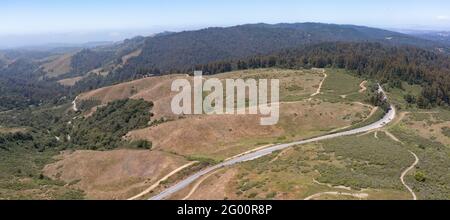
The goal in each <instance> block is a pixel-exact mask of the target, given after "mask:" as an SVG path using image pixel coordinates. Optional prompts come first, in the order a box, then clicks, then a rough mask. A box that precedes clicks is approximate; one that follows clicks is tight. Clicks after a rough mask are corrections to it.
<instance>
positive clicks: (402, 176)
mask: <svg viewBox="0 0 450 220" xmlns="http://www.w3.org/2000/svg"><path fill="white" fill-rule="evenodd" d="M409 152H410V153H411V154H412V155H413V156H414V158H415V161H414V163H413V164H412V165H411V166H410V167H408V168H407V169H406V170H405V171H403V173H402V175H401V176H400V180H401V181H402V184H403V185H404V186H405V187H406V189H408V191H409V192H410V193H411V195H412V197H413V200H417V196H416V194H415V193H414V191H413V190H412V189H411V187H409V186H408V185H407V184H406V182H405V176H406V174H408V173H409V171H411V170H412V169H414V168H415V167H416V166H417V164H419V157H417V155H416V154H415V153H413V152H412V151H409Z"/></svg>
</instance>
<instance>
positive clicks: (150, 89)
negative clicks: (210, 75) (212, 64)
mask: <svg viewBox="0 0 450 220" xmlns="http://www.w3.org/2000/svg"><path fill="white" fill-rule="evenodd" d="M180 78H187V76H186V75H167V76H161V77H149V78H145V79H139V80H134V81H132V82H126V83H122V84H118V85H114V86H109V87H104V88H100V89H97V90H93V91H90V92H87V93H83V94H81V95H80V96H79V99H80V100H83V99H85V100H86V99H95V100H99V101H100V102H101V104H107V103H109V102H112V101H115V100H119V99H126V98H132V99H140V98H143V99H144V100H146V101H152V102H153V103H154V108H153V110H152V112H153V113H154V114H155V118H161V117H174V115H173V113H172V110H171V108H170V103H171V100H172V97H173V96H174V95H176V93H173V92H171V85H172V81H173V80H175V79H180Z"/></svg>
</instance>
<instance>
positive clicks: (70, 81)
mask: <svg viewBox="0 0 450 220" xmlns="http://www.w3.org/2000/svg"><path fill="white" fill-rule="evenodd" d="M82 79H83V77H82V76H78V77H73V78H67V79H62V80H59V81H58V83H59V84H61V85H63V86H73V85H75V83H77V82H78V81H80V80H82Z"/></svg>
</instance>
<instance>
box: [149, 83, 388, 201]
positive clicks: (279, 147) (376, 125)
mask: <svg viewBox="0 0 450 220" xmlns="http://www.w3.org/2000/svg"><path fill="white" fill-rule="evenodd" d="M378 86H379V92H381V93H383V94H384V98H385V99H387V96H386V93H385V92H384V90H383V89H382V88H381V86H380V85H378ZM394 118H395V108H394V106H392V105H391V109H390V110H389V112H387V113H386V115H385V116H384V117H383V118H382V119H381V120H379V121H377V122H375V123H373V124H370V125H367V126H364V127H361V128H356V129H353V130H349V131H343V132H339V133H334V134H328V135H324V136H320V137H316V138H312V139H308V140H303V141H297V142H292V143H287V144H279V145H275V146H272V147H268V148H264V149H261V150H257V151H255V152H251V153H248V154H245V155H242V156H239V157H235V158H233V159H230V160H227V161H224V162H222V163H220V164H217V165H215V166H212V167H209V168H207V169H204V170H201V171H199V172H197V173H194V174H193V175H191V176H189V177H188V178H187V179H185V180H183V181H181V182H179V183H177V184H175V185H173V186H171V187H169V188H167V189H165V190H164V191H162V192H161V193H159V194H158V195H156V196H154V197H152V198H150V199H149V200H162V199H165V198H167V197H169V196H170V195H172V194H174V193H176V192H178V191H180V190H182V189H184V188H186V187H187V186H188V185H189V184H191V183H192V182H194V181H195V180H197V179H199V178H200V177H202V176H204V175H206V174H208V173H210V172H212V171H214V170H217V169H220V168H223V167H228V166H231V165H234V164H237V163H241V162H245V161H251V160H255V159H257V158H260V157H264V156H266V155H269V154H272V153H273V152H275V151H279V150H283V149H286V148H289V147H292V146H296V145H303V144H308V143H312V142H317V141H323V140H328V139H333V138H337V137H343V136H349V135H355V134H360V133H365V132H368V131H373V130H376V129H379V128H382V127H384V126H386V125H387V124H388V123H390V122H391V121H392V120H394Z"/></svg>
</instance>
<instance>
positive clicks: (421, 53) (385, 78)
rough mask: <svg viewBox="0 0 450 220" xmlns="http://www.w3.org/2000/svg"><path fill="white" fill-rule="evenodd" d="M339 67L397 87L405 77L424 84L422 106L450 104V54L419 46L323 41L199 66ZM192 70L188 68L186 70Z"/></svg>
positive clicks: (207, 68)
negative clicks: (269, 53) (252, 56)
mask: <svg viewBox="0 0 450 220" xmlns="http://www.w3.org/2000/svg"><path fill="white" fill-rule="evenodd" d="M273 66H281V67H286V68H311V67H318V68H323V67H335V68H345V69H349V70H354V71H355V72H356V73H357V74H359V75H361V76H365V77H370V78H376V79H378V80H379V81H381V82H383V83H389V84H390V85H391V86H393V87H401V81H406V82H408V83H410V84H419V85H422V86H423V88H424V90H423V93H422V95H421V96H419V97H416V98H417V99H416V100H410V101H411V102H412V101H414V102H417V104H418V105H419V107H423V108H428V107H432V106H433V105H449V104H450V99H449V95H450V58H449V57H448V56H447V55H444V54H440V53H435V52H432V51H428V50H424V49H419V48H417V47H408V46H402V47H392V46H386V45H383V44H379V43H323V44H318V45H313V46H307V47H303V48H300V49H293V50H286V51H283V52H280V53H276V54H273V55H268V56H259V57H254V58H249V59H245V60H238V61H233V62H217V63H212V64H208V65H199V66H197V68H196V69H203V71H204V72H206V73H210V74H215V73H219V72H226V71H229V70H230V69H247V68H264V67H273ZM185 71H188V70H185Z"/></svg>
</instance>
